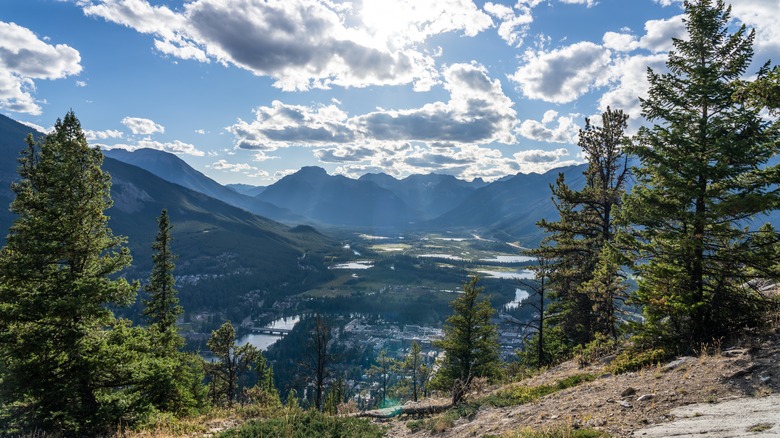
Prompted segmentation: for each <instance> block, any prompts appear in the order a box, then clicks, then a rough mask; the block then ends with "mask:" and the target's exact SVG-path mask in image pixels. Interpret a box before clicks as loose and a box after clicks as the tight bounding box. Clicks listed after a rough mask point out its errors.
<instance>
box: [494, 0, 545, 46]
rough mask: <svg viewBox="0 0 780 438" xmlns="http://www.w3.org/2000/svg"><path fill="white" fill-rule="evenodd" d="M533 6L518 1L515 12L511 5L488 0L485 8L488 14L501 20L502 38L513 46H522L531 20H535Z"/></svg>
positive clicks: (499, 29) (500, 31) (499, 28)
mask: <svg viewBox="0 0 780 438" xmlns="http://www.w3.org/2000/svg"><path fill="white" fill-rule="evenodd" d="M532 7H533V6H529V5H526V4H523V3H522V2H518V3H517V4H516V5H515V7H514V9H515V10H516V11H517V12H515V10H513V9H512V8H510V7H509V6H506V5H503V4H500V3H492V2H487V3H485V6H484V9H485V11H486V12H487V13H488V14H490V15H492V16H494V17H496V19H497V20H499V21H500V24H499V25H498V35H499V36H500V37H501V39H503V40H504V41H506V43H507V44H509V45H510V46H512V47H520V46H522V45H523V40H524V38H525V36H526V35H527V34H528V30H529V28H530V24H531V22H533V15H532V12H531V8H532Z"/></svg>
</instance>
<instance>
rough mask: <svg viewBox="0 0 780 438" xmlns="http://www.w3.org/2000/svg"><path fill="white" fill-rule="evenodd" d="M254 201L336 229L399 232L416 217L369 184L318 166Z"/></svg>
mask: <svg viewBox="0 0 780 438" xmlns="http://www.w3.org/2000/svg"><path fill="white" fill-rule="evenodd" d="M257 198H258V199H261V200H263V201H266V202H270V203H272V204H275V205H278V206H279V207H282V208H286V209H289V210H291V211H294V212H296V213H298V214H301V215H303V216H306V217H308V218H310V219H314V220H316V221H318V222H321V223H324V224H329V225H336V226H351V227H359V228H396V229H399V228H408V227H409V225H410V224H411V223H413V222H414V221H416V220H418V219H419V218H420V215H419V213H418V212H416V211H414V210H413V209H412V208H410V207H409V206H408V205H407V204H406V203H405V202H404V201H403V200H401V199H400V198H399V197H398V196H396V195H395V194H394V193H393V192H391V191H389V190H387V189H384V188H382V187H380V186H379V185H377V184H376V183H374V182H373V181H367V180H354V179H350V178H346V177H344V176H339V175H337V176H332V175H328V174H327V173H326V172H325V170H324V169H322V168H320V167H304V168H302V169H301V170H299V171H298V172H296V173H294V174H292V175H288V176H286V177H284V178H282V179H280V180H279V181H277V182H276V183H275V184H273V185H271V186H268V187H267V188H266V189H265V190H264V191H263V193H261V194H260V195H258V196H257Z"/></svg>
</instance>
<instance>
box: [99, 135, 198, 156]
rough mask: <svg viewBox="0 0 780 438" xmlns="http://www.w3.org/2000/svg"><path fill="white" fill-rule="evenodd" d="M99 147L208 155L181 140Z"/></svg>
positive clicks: (144, 140) (145, 140) (145, 141)
mask: <svg viewBox="0 0 780 438" xmlns="http://www.w3.org/2000/svg"><path fill="white" fill-rule="evenodd" d="M97 146H100V147H101V148H103V149H125V150H128V151H135V150H138V149H145V148H146V149H156V150H158V151H163V152H169V153H172V154H187V155H193V156H196V157H203V156H205V155H206V154H205V153H204V152H203V151H201V150H199V149H198V148H196V147H195V146H193V145H191V144H189V143H184V142H182V141H179V140H174V141H173V142H159V141H154V140H151V139H148V138H145V139H143V140H139V141H138V142H136V143H135V144H126V143H117V144H112V145H107V144H97Z"/></svg>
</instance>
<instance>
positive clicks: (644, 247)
mask: <svg viewBox="0 0 780 438" xmlns="http://www.w3.org/2000/svg"><path fill="white" fill-rule="evenodd" d="M729 21H730V8H727V7H726V6H725V5H724V2H723V1H722V0H718V1H711V0H697V1H686V2H685V19H684V22H685V26H686V29H687V32H688V35H687V37H686V38H683V39H675V40H674V50H673V51H672V52H670V54H669V59H668V61H667V67H668V69H669V72H668V73H664V74H661V73H656V72H654V71H652V70H649V71H648V80H649V82H650V89H649V94H648V98H647V99H644V100H643V101H642V109H643V115H644V117H645V118H647V119H648V120H649V121H651V122H654V123H655V124H654V126H652V127H651V128H642V129H641V130H640V132H639V135H638V141H637V144H636V146H635V147H633V148H632V152H633V153H634V154H636V155H637V156H638V157H639V159H640V160H641V164H642V166H641V167H640V168H639V169H638V184H637V186H636V187H635V188H634V189H633V190H632V193H631V195H630V196H629V197H628V199H627V201H626V208H625V212H626V216H627V219H628V220H629V221H630V222H632V223H633V224H635V225H636V231H635V232H634V237H635V240H634V242H633V244H634V247H635V249H636V257H637V259H638V260H640V263H638V265H637V267H636V270H637V274H638V278H639V279H640V280H639V289H638V291H637V297H638V301H639V302H640V303H641V304H643V305H644V312H645V317H646V324H645V326H644V333H645V334H646V335H647V336H646V339H648V340H651V341H653V342H657V341H658V340H659V339H660V340H661V341H668V342H669V343H670V344H672V345H676V346H678V347H681V348H686V346H687V348H690V346H691V345H695V344H698V343H699V342H706V341H709V340H711V339H712V337H717V336H723V335H728V334H730V333H732V332H733V330H735V329H736V328H738V327H743V326H745V325H753V324H755V323H757V320H758V315H759V310H760V307H761V299H760V298H761V297H760V296H758V295H757V294H756V293H755V291H753V290H752V289H751V288H749V287H747V285H748V284H749V283H750V281H751V280H752V279H754V278H755V276H757V275H759V276H760V275H763V274H761V273H762V272H766V271H767V269H768V266H766V265H767V264H769V263H771V262H772V261H771V260H765V261H763V262H762V261H760V260H756V259H755V258H754V257H752V256H751V254H753V253H755V252H756V251H757V250H760V248H759V246H760V245H764V244H765V242H766V241H767V240H772V239H766V233H767V232H769V230H765V231H762V233H760V234H761V238H759V239H757V238H756V233H754V232H751V231H750V230H749V229H748V228H747V227H748V226H750V219H751V218H753V217H754V216H755V215H756V214H759V213H762V212H766V211H768V210H770V209H774V208H776V206H777V205H778V200H779V199H778V197H779V196H780V194H778V192H777V189H776V187H777V184H778V182H780V178H779V177H778V174H779V173H778V171H779V170H780V168H778V166H776V165H775V166H767V162H768V161H769V160H770V159H771V158H772V157H775V156H776V154H777V153H778V150H779V148H780V143H778V132H777V129H776V128H777V125H776V124H775V125H772V124H771V123H770V121H767V120H764V119H762V117H761V115H760V114H759V112H760V110H761V107H760V106H757V105H743V104H741V103H739V99H738V94H737V92H738V91H739V90H740V88H741V81H740V78H741V77H742V76H743V75H744V74H745V72H746V69H747V68H748V66H749V65H750V62H751V58H752V56H753V49H752V45H753V38H754V34H753V33H752V32H751V33H748V32H747V31H746V29H745V27H744V26H742V27H740V28H738V29H737V30H736V31H735V32H733V33H731V32H730V31H729V29H728V26H729ZM749 264H753V265H755V266H748V265H749ZM762 265H763V266H762Z"/></svg>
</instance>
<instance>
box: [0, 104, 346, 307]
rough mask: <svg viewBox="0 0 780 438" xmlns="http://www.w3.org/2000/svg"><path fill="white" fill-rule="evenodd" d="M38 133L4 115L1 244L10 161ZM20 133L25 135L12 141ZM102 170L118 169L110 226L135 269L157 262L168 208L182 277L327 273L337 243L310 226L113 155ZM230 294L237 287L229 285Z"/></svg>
mask: <svg viewBox="0 0 780 438" xmlns="http://www.w3.org/2000/svg"><path fill="white" fill-rule="evenodd" d="M31 131H32V129H30V128H28V127H26V126H24V125H21V124H19V123H17V122H15V121H13V120H11V119H9V118H7V117H5V116H0V181H2V182H3V184H2V192H1V193H3V194H4V195H2V197H1V199H0V202H2V203H4V204H5V205H6V206H5V207H3V208H0V235H1V236H0V244H3V243H4V241H5V236H6V235H7V233H8V228H9V226H10V225H11V223H12V221H13V215H12V214H11V213H10V212H9V210H8V208H7V205H8V204H7V203H6V201H7V202H8V203H10V201H11V198H12V192H11V191H10V189H9V185H10V181H13V180H16V179H17V178H18V175H17V172H16V167H15V165H9V163H15V162H16V160H15V158H16V157H17V155H18V151H19V150H21V148H23V147H24V138H25V136H26V135H27V133H28V132H31ZM16 138H21V140H19V141H15V140H13V139H16ZM103 168H104V169H105V170H106V171H108V173H109V174H110V175H111V182H112V186H111V197H112V199H113V200H114V205H113V207H111V208H110V209H109V210H108V211H107V215H108V216H109V217H110V220H109V226H110V227H111V228H112V230H113V231H114V234H116V235H124V236H127V237H128V244H129V246H130V249H131V251H132V253H133V257H134V261H133V266H134V267H135V269H136V272H135V274H137V273H138V271H145V270H146V269H148V267H149V266H150V265H151V244H152V241H153V240H154V236H155V234H156V232H157V224H156V218H157V216H159V214H160V211H161V210H162V209H163V208H167V209H168V212H169V215H170V218H171V222H172V223H173V226H174V229H173V250H174V252H176V253H177V254H178V256H179V261H178V262H177V266H176V272H177V275H183V274H190V275H201V276H202V275H207V276H211V275H228V274H229V275H233V276H235V277H236V278H239V277H243V278H255V277H259V278H261V279H262V282H261V281H258V280H253V281H252V282H250V281H246V280H245V282H246V283H250V286H251V287H252V288H261V287H268V288H272V287H281V285H282V284H285V282H288V283H287V284H288V286H287V288H288V289H293V288H294V285H293V282H295V281H297V282H300V281H305V279H306V278H307V277H308V276H310V275H312V273H314V272H317V271H319V272H323V271H324V267H323V266H322V265H321V261H318V260H321V257H318V254H324V253H326V252H329V251H331V250H333V249H334V248H336V247H337V246H336V245H335V243H334V242H333V241H331V240H330V239H329V238H327V237H325V236H323V235H322V234H320V233H318V232H317V231H316V230H314V229H313V228H311V227H305V226H302V227H301V226H299V227H294V228H290V227H289V226H287V225H283V224H280V223H278V222H274V221H272V220H270V219H266V218H264V217H261V216H257V215H254V214H252V213H250V212H248V211H246V210H243V209H240V208H237V207H234V206H231V205H228V204H226V203H224V202H222V201H220V200H217V199H214V198H211V197H209V196H206V195H205V194H203V193H199V192H196V191H193V190H190V189H187V188H185V187H183V186H181V185H178V184H173V183H171V182H168V181H165V180H163V179H162V178H159V177H157V176H155V175H153V174H152V173H150V172H148V171H146V170H144V169H141V168H139V167H136V166H133V165H130V164H127V163H123V162H121V161H118V160H114V159H112V158H110V157H106V158H105V160H104V162H103ZM225 190H229V189H227V188H226V189H225ZM304 254H307V255H310V256H307V257H305V260H306V262H305V263H304V262H303V261H302V260H303V259H304V258H303V255H304ZM135 274H132V275H135ZM261 274H262V275H261ZM132 275H131V278H132ZM234 283H235V281H234ZM274 285H276V286H274ZM233 289H236V290H239V288H238V287H233ZM228 292H230V293H233V291H232V290H231V291H225V293H228Z"/></svg>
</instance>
